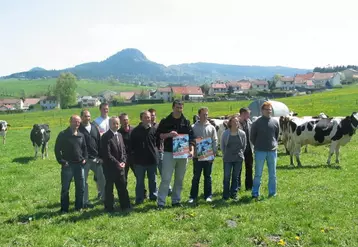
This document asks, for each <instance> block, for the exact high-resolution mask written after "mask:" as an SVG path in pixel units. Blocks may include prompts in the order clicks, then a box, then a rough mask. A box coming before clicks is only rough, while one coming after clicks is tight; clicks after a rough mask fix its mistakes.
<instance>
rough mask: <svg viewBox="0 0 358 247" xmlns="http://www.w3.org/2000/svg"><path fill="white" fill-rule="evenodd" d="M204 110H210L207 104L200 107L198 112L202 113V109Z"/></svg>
mask: <svg viewBox="0 0 358 247" xmlns="http://www.w3.org/2000/svg"><path fill="white" fill-rule="evenodd" d="M204 110H206V111H209V108H207V107H206V106H203V107H200V108H199V110H198V114H200V113H201V111H204Z"/></svg>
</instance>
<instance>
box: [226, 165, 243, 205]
mask: <svg viewBox="0 0 358 247" xmlns="http://www.w3.org/2000/svg"><path fill="white" fill-rule="evenodd" d="M241 167H242V160H238V161H235V162H224V181H223V187H224V191H223V198H224V199H229V197H232V198H235V197H236V196H237V191H238V189H239V188H238V179H237V177H238V175H239V171H240V169H241ZM230 178H231V186H230Z"/></svg>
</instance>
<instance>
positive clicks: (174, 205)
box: [172, 202, 183, 208]
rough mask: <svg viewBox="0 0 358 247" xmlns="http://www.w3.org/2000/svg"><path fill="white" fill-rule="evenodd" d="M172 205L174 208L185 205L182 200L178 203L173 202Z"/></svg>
mask: <svg viewBox="0 0 358 247" xmlns="http://www.w3.org/2000/svg"><path fill="white" fill-rule="evenodd" d="M172 207H173V208H182V207H183V205H182V204H181V203H180V202H177V203H172Z"/></svg>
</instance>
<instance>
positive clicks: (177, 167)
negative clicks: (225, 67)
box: [158, 152, 188, 206]
mask: <svg viewBox="0 0 358 247" xmlns="http://www.w3.org/2000/svg"><path fill="white" fill-rule="evenodd" d="M187 164H188V159H173V153H172V152H164V157H163V166H162V180H161V182H160V186H159V192H158V205H159V206H164V205H165V201H166V197H167V195H168V190H169V185H170V181H171V180H172V176H173V173H174V187H173V193H172V204H176V203H180V199H181V191H182V188H183V179H184V175H185V172H186V166H187Z"/></svg>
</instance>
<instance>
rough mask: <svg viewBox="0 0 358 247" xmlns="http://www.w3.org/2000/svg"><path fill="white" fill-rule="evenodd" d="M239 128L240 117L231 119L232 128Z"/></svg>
mask: <svg viewBox="0 0 358 247" xmlns="http://www.w3.org/2000/svg"><path fill="white" fill-rule="evenodd" d="M238 128H239V119H238V118H237V117H235V118H233V119H232V120H231V129H232V130H237V129H238Z"/></svg>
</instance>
